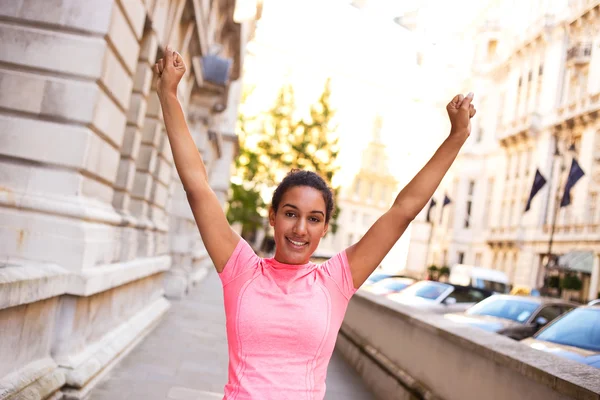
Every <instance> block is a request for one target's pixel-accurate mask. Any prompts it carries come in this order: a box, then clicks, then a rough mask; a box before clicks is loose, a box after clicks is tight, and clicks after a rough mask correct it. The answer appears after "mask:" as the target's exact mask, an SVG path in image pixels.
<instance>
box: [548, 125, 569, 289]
mask: <svg viewBox="0 0 600 400" xmlns="http://www.w3.org/2000/svg"><path fill="white" fill-rule="evenodd" d="M555 140H556V141H555V146H556V147H555V151H554V156H555V157H556V156H560V169H559V175H558V185H557V187H556V192H555V193H556V196H555V200H554V201H555V203H554V215H553V216H552V226H551V228H550V237H549V238H548V252H547V253H546V265H545V271H544V286H545V287H546V290H548V287H547V285H548V270H549V268H550V260H551V259H552V245H553V244H554V233H555V231H556V220H557V219H558V213H559V212H560V208H561V207H560V194H561V192H562V191H563V186H564V172H565V169H566V168H567V166H566V164H565V155H564V154H561V153H560V152H559V150H558V136H557V137H555ZM572 150H573V145H571V146H570V147H569V151H572ZM552 170H554V168H552ZM551 172H552V171H551ZM550 182H552V181H550Z"/></svg>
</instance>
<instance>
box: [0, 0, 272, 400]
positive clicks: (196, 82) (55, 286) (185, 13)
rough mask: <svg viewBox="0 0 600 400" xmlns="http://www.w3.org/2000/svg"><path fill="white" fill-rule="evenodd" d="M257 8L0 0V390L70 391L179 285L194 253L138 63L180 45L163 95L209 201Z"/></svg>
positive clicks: (170, 1)
mask: <svg viewBox="0 0 600 400" xmlns="http://www.w3.org/2000/svg"><path fill="white" fill-rule="evenodd" d="M239 3H244V4H239ZM241 5H244V6H246V7H245V9H244V10H245V11H248V10H250V13H248V12H246V14H248V17H247V18H245V17H243V16H240V15H241V14H237V15H236V16H235V18H234V13H236V12H238V13H240V8H241ZM259 14H260V4H257V2H256V1H254V2H252V1H246V2H243V1H234V0H213V1H208V0H97V1H68V0H56V1H46V0H21V1H4V2H2V5H1V6H0V18H1V20H0V338H1V339H0V399H9V398H11V399H13V398H15V399H16V398H19V399H21V398H43V399H45V398H52V399H58V398H63V397H64V398H68V399H76V398H83V397H85V396H86V394H87V393H89V390H90V388H91V387H93V385H94V383H95V382H96V381H97V380H98V379H99V377H100V376H102V374H103V373H105V372H106V371H107V370H108V369H109V368H110V367H111V365H113V364H114V363H115V362H117V361H118V360H119V358H120V357H121V356H122V355H123V354H125V353H126V352H127V351H128V350H129V349H131V348H132V347H133V346H135V345H136V343H138V342H139V341H140V340H141V339H142V338H143V337H144V335H145V334H146V333H148V332H149V331H150V330H151V329H153V327H154V326H155V325H156V324H157V323H158V322H159V320H160V318H161V316H162V315H163V314H164V313H165V311H166V310H167V309H168V308H169V301H168V300H166V298H165V289H166V291H167V294H168V295H172V296H181V295H183V294H184V293H185V291H186V290H187V289H188V287H189V286H190V285H191V284H192V283H193V281H194V280H195V279H198V278H199V277H200V276H202V274H203V273H204V270H205V268H207V267H209V259H208V258H207V254H206V251H205V250H204V248H203V246H202V242H201V240H200V236H199V234H198V232H197V229H196V226H195V223H194V220H193V217H192V215H191V211H190V209H189V206H188V204H187V202H186V198H185V194H184V191H183V189H182V186H181V183H180V182H178V178H177V174H176V172H175V169H174V166H173V157H172V154H171V152H170V148H169V144H168V141H167V138H166V135H165V132H164V125H163V123H162V116H161V111H160V106H159V102H158V99H157V96H156V93H155V86H154V82H155V79H154V78H155V77H154V76H153V71H152V66H153V65H154V63H155V61H156V60H157V59H158V58H159V57H161V55H162V51H163V50H164V48H165V47H166V45H167V44H171V45H172V46H173V47H174V48H175V49H176V50H178V51H179V52H180V53H181V54H182V56H183V57H184V59H185V61H186V63H187V65H188V70H189V73H188V74H186V76H184V78H183V82H182V84H181V85H180V89H181V90H180V93H179V97H180V99H181V101H182V103H183V105H184V109H185V111H186V114H187V118H188V121H189V123H190V128H191V130H192V133H193V136H194V138H195V140H196V143H197V146H198V150H199V151H200V152H201V153H202V155H203V157H204V160H205V163H206V164H207V168H208V172H209V175H210V180H211V185H212V186H213V188H214V189H215V191H216V193H217V195H218V197H219V199H220V200H221V202H223V203H224V202H225V200H226V197H227V190H228V186H229V171H230V166H231V162H232V158H233V156H234V154H235V151H236V146H237V139H236V136H235V133H234V128H235V121H236V113H237V105H238V102H239V99H240V85H241V83H240V74H241V71H242V64H243V54H244V51H245V46H246V43H247V41H248V40H249V38H250V35H251V34H252V32H253V31H254V25H255V20H256V19H257V18H258V16H259ZM238 17H239V18H238Z"/></svg>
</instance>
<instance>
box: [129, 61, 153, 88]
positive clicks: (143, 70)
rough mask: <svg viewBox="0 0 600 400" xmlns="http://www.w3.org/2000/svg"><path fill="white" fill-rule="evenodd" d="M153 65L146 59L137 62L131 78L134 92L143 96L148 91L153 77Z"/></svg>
mask: <svg viewBox="0 0 600 400" xmlns="http://www.w3.org/2000/svg"><path fill="white" fill-rule="evenodd" d="M153 66H154V64H150V63H148V62H147V61H139V62H138V65H137V68H136V70H135V76H134V78H133V90H134V91H135V92H137V93H142V94H144V95H145V96H147V95H148V94H149V93H150V88H151V87H152V79H154V72H153V71H152V67H153Z"/></svg>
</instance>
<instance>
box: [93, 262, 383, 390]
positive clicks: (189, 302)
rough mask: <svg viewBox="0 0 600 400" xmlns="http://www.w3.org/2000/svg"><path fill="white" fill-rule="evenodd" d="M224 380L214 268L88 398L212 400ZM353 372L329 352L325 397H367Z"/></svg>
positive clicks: (224, 346) (219, 301)
mask: <svg viewBox="0 0 600 400" xmlns="http://www.w3.org/2000/svg"><path fill="white" fill-rule="evenodd" d="M226 381H227V342H226V339H225V315H224V312H223V301H222V289H221V285H220V282H219V279H218V277H217V276H216V273H215V272H214V271H211V272H210V273H209V276H208V277H207V278H206V279H204V281H203V282H202V283H201V284H200V285H199V287H196V288H194V289H193V291H192V292H191V293H190V294H188V296H187V297H185V298H184V299H182V300H181V301H173V305H172V307H171V309H170V310H169V312H168V313H167V316H166V317H165V319H164V320H163V321H162V322H161V323H160V325H159V326H158V327H157V328H156V329H155V330H154V331H153V332H152V333H150V335H148V337H147V338H146V339H145V340H144V341H143V342H142V343H140V344H139V345H138V346H137V347H136V348H135V349H133V350H132V351H131V353H129V354H128V355H127V356H126V357H125V358H123V360H121V362H120V363H119V364H118V365H117V366H116V367H115V368H114V369H113V370H112V371H110V372H109V373H108V374H107V375H106V376H105V377H103V379H102V380H101V381H100V382H99V383H98V386H97V387H96V388H95V389H94V390H93V391H92V392H91V395H90V398H89V399H90V400H121V399H123V400H124V399H127V400H167V399H168V400H214V399H221V398H222V397H223V386H225V383H226ZM373 398H374V397H373V396H372V395H371V394H370V393H369V392H368V390H367V389H366V388H365V386H364V385H363V384H362V382H361V381H360V378H359V377H358V376H357V375H356V374H355V373H354V371H353V370H352V369H351V368H350V367H348V366H347V365H346V364H345V363H344V361H343V360H342V359H341V358H340V357H339V356H338V355H336V354H335V353H334V355H333V358H332V360H331V363H330V365H329V370H328V374H327V394H326V396H325V399H328V400H337V399H340V400H341V399H344V400H370V399H373Z"/></svg>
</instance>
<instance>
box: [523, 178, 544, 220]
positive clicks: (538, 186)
mask: <svg viewBox="0 0 600 400" xmlns="http://www.w3.org/2000/svg"><path fill="white" fill-rule="evenodd" d="M546 182H547V181H546V178H544V175H542V173H541V172H540V170H539V169H536V170H535V178H533V185H531V192H530V193H529V198H528V199H527V204H526V205H525V212H527V211H529V209H530V208H531V201H532V200H533V198H534V197H535V195H536V194H537V193H538V192H539V191H540V190H542V188H543V187H544V185H545V184H546Z"/></svg>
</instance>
